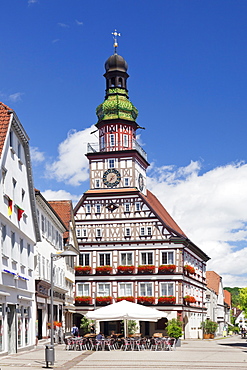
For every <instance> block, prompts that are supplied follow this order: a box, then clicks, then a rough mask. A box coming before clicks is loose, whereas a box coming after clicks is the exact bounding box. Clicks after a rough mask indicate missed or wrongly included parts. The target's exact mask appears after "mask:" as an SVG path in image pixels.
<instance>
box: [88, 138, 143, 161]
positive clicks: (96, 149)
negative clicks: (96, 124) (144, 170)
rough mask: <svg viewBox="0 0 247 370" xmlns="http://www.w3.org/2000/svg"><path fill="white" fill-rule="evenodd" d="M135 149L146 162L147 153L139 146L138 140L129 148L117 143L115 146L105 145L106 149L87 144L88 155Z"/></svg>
mask: <svg viewBox="0 0 247 370" xmlns="http://www.w3.org/2000/svg"><path fill="white" fill-rule="evenodd" d="M131 144H132V145H131ZM132 149H135V150H136V151H137V152H138V153H139V154H140V155H141V156H142V157H143V158H144V159H145V160H146V161H147V153H146V152H145V150H144V149H142V147H141V146H140V145H139V144H138V142H137V141H136V140H133V141H132V143H131V142H130V143H129V145H128V146H124V145H123V143H122V142H119V143H115V145H114V146H111V145H105V146H104V148H100V147H99V143H88V144H87V154H89V153H101V152H115V151H116V150H132Z"/></svg>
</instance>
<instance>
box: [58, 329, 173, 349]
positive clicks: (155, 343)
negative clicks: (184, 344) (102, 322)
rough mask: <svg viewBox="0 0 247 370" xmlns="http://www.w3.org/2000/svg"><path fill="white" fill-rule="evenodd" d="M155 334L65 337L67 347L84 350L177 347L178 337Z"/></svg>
mask: <svg viewBox="0 0 247 370" xmlns="http://www.w3.org/2000/svg"><path fill="white" fill-rule="evenodd" d="M157 334H158V333H156V335H155V334H154V336H153V337H151V338H146V337H142V336H141V335H140V334H136V335H131V336H129V337H127V338H124V337H121V334H116V335H115V336H114V338H112V337H107V338H103V339H100V340H98V339H96V335H95V334H87V335H85V336H84V337H70V338H66V339H65V345H66V347H65V349H66V350H74V351H82V350H90V351H115V350H122V351H146V350H149V351H172V350H175V349H176V339H175V338H169V337H163V336H162V334H161V335H157Z"/></svg>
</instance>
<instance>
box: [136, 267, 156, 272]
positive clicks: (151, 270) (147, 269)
mask: <svg viewBox="0 0 247 370" xmlns="http://www.w3.org/2000/svg"><path fill="white" fill-rule="evenodd" d="M154 270H155V266H154V265H139V266H138V272H139V273H141V274H153V273H154Z"/></svg>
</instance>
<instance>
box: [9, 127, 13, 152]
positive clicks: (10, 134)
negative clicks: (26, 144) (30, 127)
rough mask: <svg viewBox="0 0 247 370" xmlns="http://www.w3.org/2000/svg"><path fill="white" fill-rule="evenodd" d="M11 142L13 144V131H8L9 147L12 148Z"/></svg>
mask: <svg viewBox="0 0 247 370" xmlns="http://www.w3.org/2000/svg"><path fill="white" fill-rule="evenodd" d="M13 144H14V135H13V131H10V133H9V145H10V147H11V148H13Z"/></svg>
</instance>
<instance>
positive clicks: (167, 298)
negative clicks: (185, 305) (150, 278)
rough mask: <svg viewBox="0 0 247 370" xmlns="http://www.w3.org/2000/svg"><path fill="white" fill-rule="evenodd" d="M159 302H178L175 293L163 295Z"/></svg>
mask: <svg viewBox="0 0 247 370" xmlns="http://www.w3.org/2000/svg"><path fill="white" fill-rule="evenodd" d="M158 302H159V303H160V304H166V303H170V304H171V303H172V304H174V303H176V297H174V296H173V295H170V296H162V297H159V299H158Z"/></svg>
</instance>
